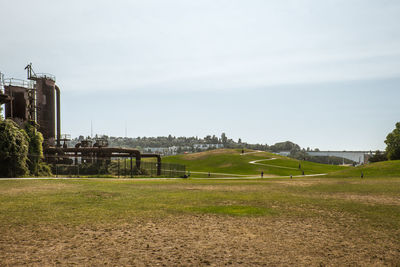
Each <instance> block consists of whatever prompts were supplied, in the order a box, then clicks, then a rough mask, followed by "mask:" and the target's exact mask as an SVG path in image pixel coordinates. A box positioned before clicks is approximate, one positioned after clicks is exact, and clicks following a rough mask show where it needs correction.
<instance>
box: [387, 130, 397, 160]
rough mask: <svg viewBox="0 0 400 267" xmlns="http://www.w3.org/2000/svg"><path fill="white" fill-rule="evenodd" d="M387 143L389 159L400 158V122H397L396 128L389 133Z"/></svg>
mask: <svg viewBox="0 0 400 267" xmlns="http://www.w3.org/2000/svg"><path fill="white" fill-rule="evenodd" d="M385 144H386V154H387V157H388V159H389V160H396V159H400V122H398V123H396V128H395V129H394V130H393V131H392V132H391V133H389V134H388V135H387V137H386V140H385Z"/></svg>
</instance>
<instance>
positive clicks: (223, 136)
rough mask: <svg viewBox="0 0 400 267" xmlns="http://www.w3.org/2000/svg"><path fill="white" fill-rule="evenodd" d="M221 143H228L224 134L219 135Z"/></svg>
mask: <svg viewBox="0 0 400 267" xmlns="http://www.w3.org/2000/svg"><path fill="white" fill-rule="evenodd" d="M221 142H222V144H224V145H226V143H227V142H228V138H227V137H226V134H225V133H222V134H221Z"/></svg>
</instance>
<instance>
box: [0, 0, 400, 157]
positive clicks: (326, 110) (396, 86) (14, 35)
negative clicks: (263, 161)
mask: <svg viewBox="0 0 400 267" xmlns="http://www.w3.org/2000/svg"><path fill="white" fill-rule="evenodd" d="M0 10H2V11H3V12H2V15H1V16H0V25H2V26H1V27H0V40H1V41H0V71H1V72H2V73H4V75H5V77H6V78H21V79H25V78H26V72H25V70H24V67H25V66H26V65H27V64H28V63H30V62H32V63H33V68H34V70H35V71H36V72H46V73H51V74H54V75H55V76H56V79H57V84H58V86H59V87H60V89H61V96H62V98H61V111H62V115H61V116H62V132H63V133H66V134H71V135H72V136H73V137H76V136H79V135H86V136H87V135H90V133H91V122H92V125H93V132H94V133H98V134H107V135H109V136H125V129H127V135H128V136H129V137H137V136H167V135H169V134H171V135H173V136H199V137H204V136H206V135H208V134H211V135H213V134H215V135H217V136H220V135H221V133H222V132H225V133H226V135H227V136H228V138H233V139H234V140H236V141H237V139H238V138H241V139H242V140H243V141H246V142H249V143H262V144H269V145H271V144H274V143H275V142H280V141H286V140H290V141H293V142H295V143H297V144H299V145H300V146H301V147H310V148H319V149H321V150H377V149H380V150H383V149H384V148H385V144H384V140H385V138H386V135H387V134H388V133H389V132H391V131H392V130H393V129H394V127H395V123H396V122H398V121H400V26H399V25H400V16H399V15H398V14H400V1H397V0H379V1H378V0H374V1H371V0H335V1H333V0H325V1H320V0H280V1H278V0H276V1H272V0H271V1H266V0H246V1H245V0H240V1H239V0H201V1H188V0H170V1H161V0H146V1H136V0H126V1H122V0H114V1H102V0H100V1H99V0H96V1H94V0H93V1H92V0H87V1H76V0H70V1H50V0H37V1H27V0H19V1H12V0H0Z"/></svg>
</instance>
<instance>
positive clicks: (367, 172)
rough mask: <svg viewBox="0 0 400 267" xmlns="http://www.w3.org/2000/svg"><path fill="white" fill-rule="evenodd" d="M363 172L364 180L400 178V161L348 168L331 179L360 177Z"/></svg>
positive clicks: (333, 174) (331, 174)
mask: <svg viewBox="0 0 400 267" xmlns="http://www.w3.org/2000/svg"><path fill="white" fill-rule="evenodd" d="M361 172H363V174H364V178H379V177H400V160H393V161H384V162H377V163H372V164H367V165H364V166H359V167H356V168H348V169H345V170H341V171H337V172H334V173H330V174H329V177H338V178H339V177H343V178H347V177H349V178H350V177H360V176H361Z"/></svg>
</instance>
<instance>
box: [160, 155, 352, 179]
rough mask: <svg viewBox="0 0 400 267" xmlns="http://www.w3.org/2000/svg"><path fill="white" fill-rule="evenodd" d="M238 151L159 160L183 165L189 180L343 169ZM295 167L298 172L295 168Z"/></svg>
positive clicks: (296, 173) (282, 174) (323, 171)
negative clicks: (212, 174)
mask: <svg viewBox="0 0 400 267" xmlns="http://www.w3.org/2000/svg"><path fill="white" fill-rule="evenodd" d="M241 151H242V150H241V149H218V150H211V151H205V152H200V153H193V154H185V155H176V156H169V157H164V158H163V159H162V160H163V162H168V163H179V164H183V165H186V169H187V170H190V171H191V172H192V177H204V176H205V175H204V174H196V172H204V173H208V172H211V173H214V176H212V177H216V176H217V174H218V173H226V174H237V175H249V176H255V175H256V176H258V175H260V173H261V171H263V172H264V175H266V176H268V175H270V176H290V175H293V176H296V175H301V174H302V171H304V173H305V174H306V175H307V174H320V173H329V172H334V171H338V170H343V169H346V167H343V166H335V165H328V164H319V163H313V162H308V161H298V160H295V159H291V158H287V157H283V156H280V155H276V154H272V153H268V152H256V151H251V150H247V151H246V153H245V154H244V155H241ZM249 152H250V153H249ZM251 152H253V153H251ZM254 152H255V153H254ZM272 159H273V160H272ZM252 161H257V162H256V163H257V164H250V163H249V162H252ZM299 164H300V165H301V166H300V167H301V169H299ZM220 176H221V175H220Z"/></svg>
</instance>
